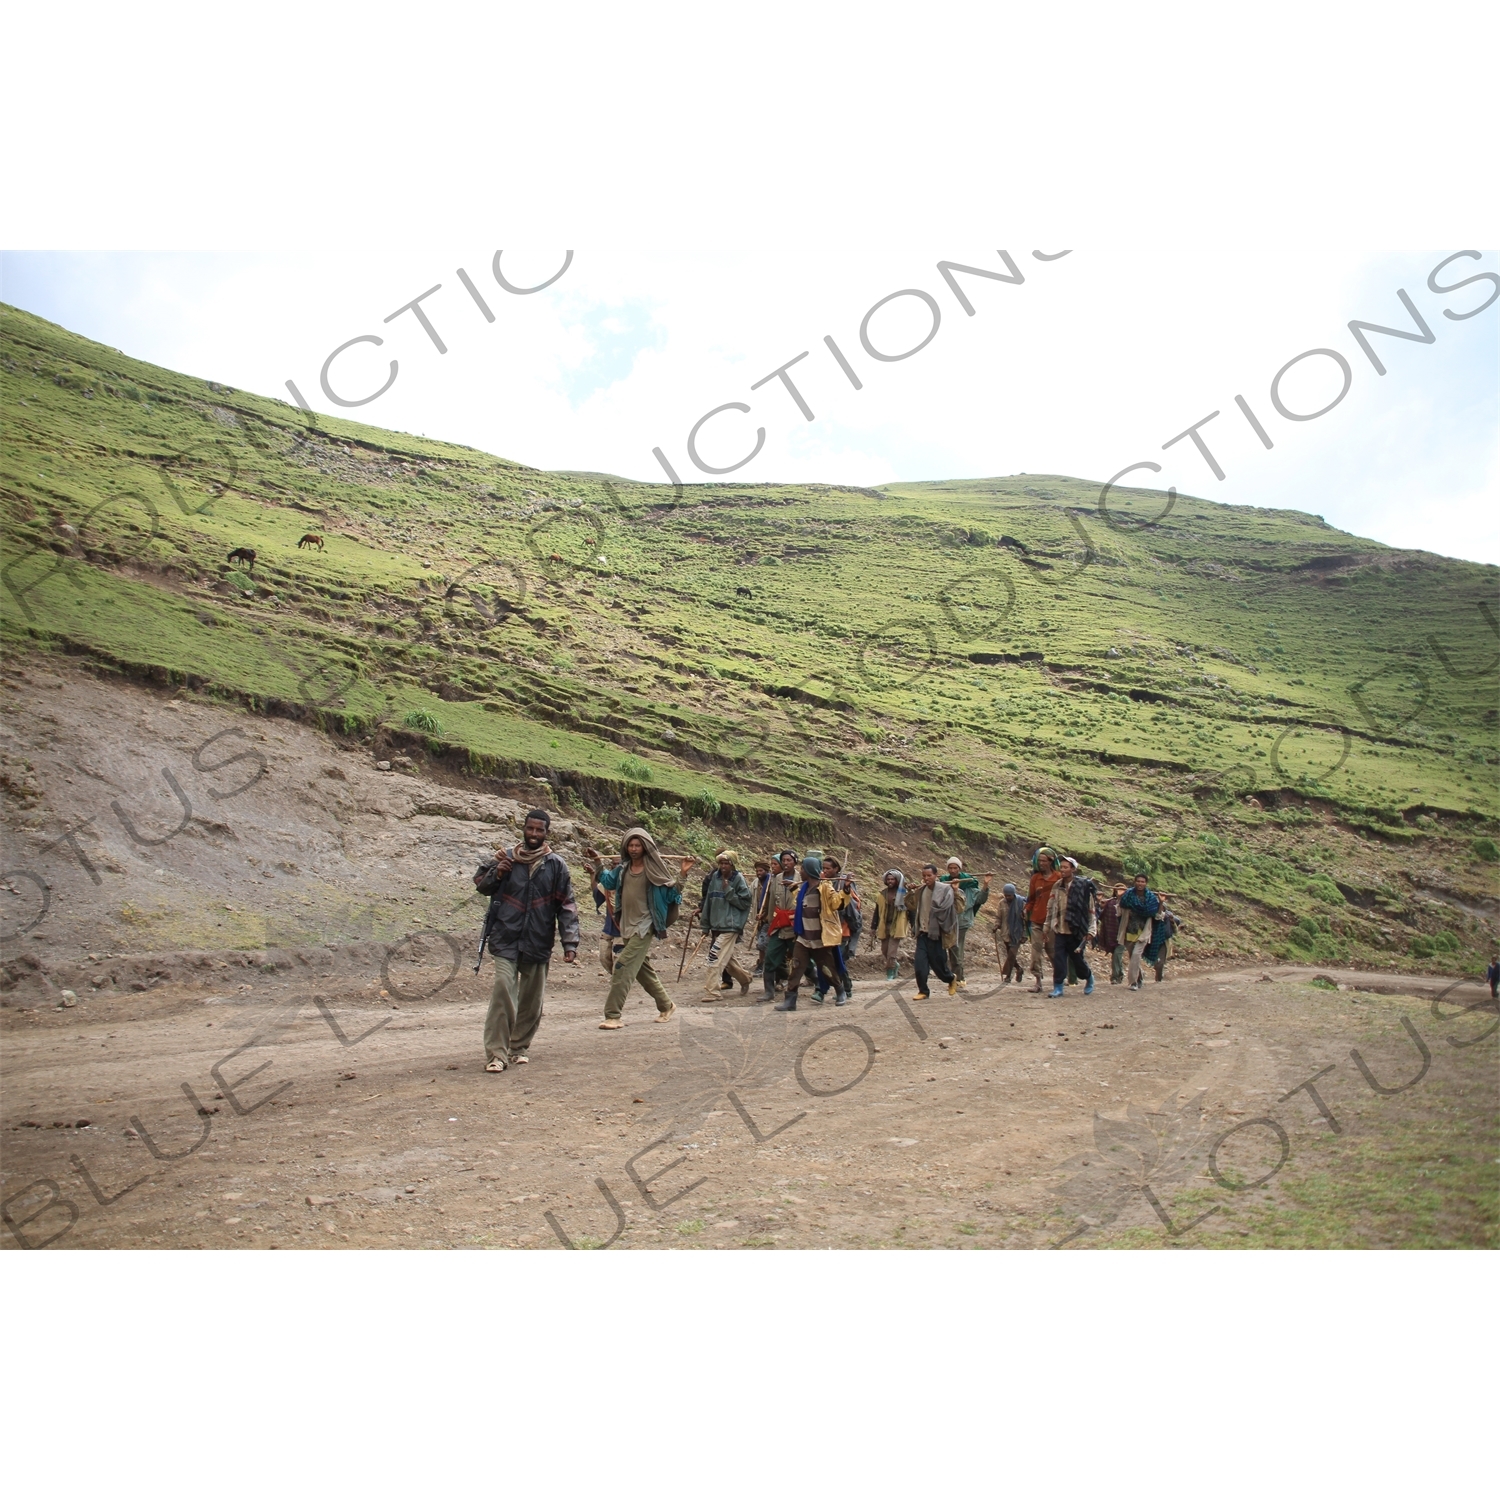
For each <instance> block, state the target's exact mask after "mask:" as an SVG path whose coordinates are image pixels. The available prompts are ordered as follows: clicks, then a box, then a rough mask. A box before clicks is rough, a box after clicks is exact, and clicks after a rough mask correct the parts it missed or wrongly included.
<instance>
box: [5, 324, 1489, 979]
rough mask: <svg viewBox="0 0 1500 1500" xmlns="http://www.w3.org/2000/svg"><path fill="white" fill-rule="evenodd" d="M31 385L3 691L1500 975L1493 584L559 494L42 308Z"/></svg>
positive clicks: (753, 495) (996, 484)
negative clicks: (313, 726) (277, 730)
mask: <svg viewBox="0 0 1500 1500" xmlns="http://www.w3.org/2000/svg"><path fill="white" fill-rule="evenodd" d="M0 371H3V390H4V406H3V411H4V441H3V454H0V466H3V472H0V489H3V494H4V512H5V519H4V548H5V558H4V567H3V574H0V581H3V584H4V587H3V588H0V609H3V617H0V628H3V631H4V639H5V643H6V647H7V649H8V650H9V651H15V650H17V649H20V648H22V647H23V646H24V647H26V648H27V649H48V650H66V651H68V652H71V653H74V654H80V655H86V656H88V657H89V658H91V659H93V660H94V661H95V662H97V663H99V664H101V665H102V666H112V667H114V668H116V669H119V670H126V671H130V672H132V673H137V674H142V673H145V674H150V675H152V676H155V677H157V678H158V679H160V680H164V681H173V682H177V683H181V684H185V685H187V686H188V687H189V688H190V689H191V690H194V691H199V692H203V693H208V694H214V695H218V696H223V697H235V698H238V699H239V700H240V701H242V702H244V703H245V704H246V705H247V706H250V707H252V708H256V709H259V710H263V711H272V712H282V713H295V714H298V715H300V716H303V717H308V716H311V717H313V718H315V719H317V720H318V721H319V722H320V723H322V724H323V725H324V727H325V728H327V729H329V730H330V731H332V732H335V733H339V734H343V735H353V736H360V737H363V738H369V739H372V740H373V741H374V742H375V743H377V744H405V745H406V746H407V747H408V748H411V749H413V750H414V751H415V752H416V753H419V754H422V755H425V756H427V757H429V758H431V759H432V760H434V761H436V762H437V764H438V766H439V767H445V768H447V769H448V770H449V771H451V772H454V773H457V772H459V771H463V772H464V773H466V774H472V775H478V776H485V777H498V778H501V779H506V778H509V779H516V778H520V777H524V776H526V775H545V776H547V777H548V778H549V779H550V780H552V781H553V783H554V785H555V786H556V787H557V789H558V795H559V796H560V797H561V798H562V799H563V800H564V803H566V802H567V800H568V799H577V800H579V801H581V802H586V803H588V804H589V805H590V806H591V807H593V808H594V809H596V810H598V811H611V810H623V809H624V808H625V807H626V806H628V805H630V804H634V805H637V806H639V807H644V808H654V811H651V812H650V813H649V814H648V815H649V816H651V817H652V819H653V821H654V823H655V826H657V827H658V828H661V829H662V830H663V831H672V832H678V833H679V834H680V836H682V837H687V838H688V839H689V841H690V842H694V841H696V843H697V844H698V845H700V846H702V847H704V848H707V847H709V846H711V843H712V840H713V837H714V830H712V829H711V827H710V825H711V824H714V823H717V824H719V825H721V828H720V830H719V831H720V832H722V825H724V824H726V823H729V824H735V823H738V824H740V825H743V824H745V823H746V822H751V823H754V824H756V825H758V826H760V827H761V828H763V829H765V830H766V835H765V836H766V838H767V839H769V838H770V836H771V834H772V832H773V831H774V832H779V831H781V830H783V829H785V830H787V831H788V832H790V831H792V830H794V829H795V830H797V831H800V832H803V833H809V834H816V835H818V836H820V837H824V838H830V839H835V840H840V841H842V842H846V843H848V844H850V845H851V846H853V847H856V848H859V849H876V850H878V849H894V848H897V847H898V846H899V844H900V842H901V841H902V840H907V841H908V843H909V845H910V849H911V857H912V858H915V857H916V855H917V853H918V851H919V850H925V849H927V848H929V847H930V846H931V843H932V841H933V839H934V838H938V839H940V840H943V841H947V840H953V841H955V842H957V843H961V844H964V845H966V846H967V847H969V848H970V849H973V850H975V851H979V850H981V849H984V848H988V847H992V846H995V845H1000V846H1004V847H1007V848H1010V849H1012V850H1015V849H1018V848H1020V847H1021V846H1022V845H1023V844H1030V843H1033V842H1035V841H1036V840H1037V839H1038V838H1044V839H1047V840H1048V841H1051V842H1054V843H1057V844H1060V845H1062V846H1065V847H1066V848H1068V849H1069V850H1071V851H1073V852H1075V853H1077V854H1078V855H1079V857H1080V858H1082V859H1084V860H1085V862H1086V863H1087V864H1089V865H1091V866H1092V867H1094V868H1096V869H1098V870H1104V871H1108V872H1110V873H1114V871H1116V870H1117V869H1119V868H1120V867H1121V865H1125V864H1128V865H1134V864H1138V863H1146V864H1149V865H1150V866H1151V867H1152V868H1153V871H1154V872H1155V875H1156V878H1157V879H1158V881H1159V882H1160V883H1162V884H1164V885H1166V886H1167V887H1168V888H1169V889H1172V890H1173V891H1182V892H1184V893H1185V894H1189V895H1190V896H1191V897H1192V899H1193V900H1196V901H1197V902H1198V903H1199V909H1200V910H1201V911H1202V913H1203V914H1204V916H1205V918H1206V919H1207V918H1210V917H1211V918H1212V921H1211V922H1210V925H1211V926H1212V925H1213V924H1214V923H1217V924H1218V925H1217V927H1216V928H1215V930H1222V931H1224V932H1226V933H1238V934H1239V939H1238V940H1239V941H1240V942H1241V943H1242V945H1244V946H1250V947H1254V946H1256V945H1257V944H1260V945H1262V946H1266V945H1274V944H1280V945H1282V946H1281V951H1284V952H1286V953H1288V954H1289V955H1291V956H1296V955H1297V954H1303V955H1306V956H1309V957H1313V958H1319V959H1325V960H1328V961H1333V960H1336V959H1338V958H1342V957H1347V956H1350V955H1358V954H1360V953H1364V954H1366V956H1369V955H1371V954H1379V955H1381V956H1382V957H1383V959H1384V960H1385V961H1389V960H1390V959H1391V957H1393V956H1394V955H1397V954H1401V955H1407V956H1409V957H1417V958H1423V959H1424V960H1425V961H1427V962H1428V963H1429V964H1430V963H1431V962H1432V961H1433V960H1431V959H1428V958H1427V955H1428V954H1430V953H1432V952H1433V951H1434V947H1436V952H1437V961H1439V962H1444V961H1446V962H1451V963H1455V964H1456V963H1459V962H1462V963H1463V964H1464V965H1466V966H1469V967H1472V963H1473V958H1474V954H1475V953H1476V952H1477V951H1478V948H1479V947H1480V946H1481V945H1482V944H1483V943H1484V942H1486V941H1488V940H1489V939H1488V935H1487V929H1486V928H1485V927H1484V926H1483V925H1482V923H1480V922H1479V921H1476V914H1479V913H1483V912H1488V911H1491V910H1492V907H1493V897H1494V890H1493V884H1494V882H1493V871H1494V868H1495V867H1494V865H1493V864H1492V863H1490V860H1491V858H1492V857H1493V853H1494V847H1495V846H1494V843H1493V838H1494V835H1495V833H1496V823H1495V818H1496V813H1497V795H1496V770H1495V768H1496V765H1497V759H1500V757H1497V754H1496V740H1497V735H1496V731H1497V685H1500V598H1497V588H1496V583H1497V578H1496V571H1497V570H1495V569H1493V568H1486V567H1480V566H1477V565H1473V564H1469V563H1463V562H1456V561H1452V560H1450V559H1446V558H1441V557H1437V556H1434V555H1432V554H1429V553H1422V552H1409V551H1396V550H1393V549H1390V548H1387V547H1383V546H1380V545H1378V544H1376V543H1373V542H1368V541H1364V540H1362V539H1360V538H1357V537H1354V536H1350V535H1348V534H1347V533H1344V532H1340V531H1336V530H1334V529H1333V528H1331V527H1329V526H1327V525H1325V524H1324V523H1323V522H1322V521H1321V520H1320V519H1319V518H1317V517H1315V516H1309V515H1303V514H1300V513H1296V512H1289V511H1271V510H1257V509H1249V508H1237V507H1228V506H1222V505H1216V504H1213V503H1211V502H1208V501H1204V500H1200V499H1196V498H1192V497H1176V498H1175V499H1173V500H1171V501H1170V502H1169V497H1167V496H1164V495H1161V494H1158V493H1155V492H1149V491H1140V490H1123V491H1117V492H1115V493H1114V494H1113V495H1112V496H1111V498H1110V503H1109V509H1108V513H1107V514H1101V508H1100V504H1099V493H1098V486H1097V484H1091V483H1089V482H1086V481H1082V480H1074V479H1068V478H1063V477H1058V476H1052V475H1019V476H1013V477H1010V478H1004V479H981V480H969V481H947V482H943V483H933V484H904V485H892V486H888V487H886V488H885V489H882V490H865V489H855V488H838V487H830V486H822V485H689V486H686V487H682V488H680V489H674V488H673V487H672V486H669V485H642V484H635V483H632V482H629V481H622V480H611V479H608V478H606V477H604V476H599V475H590V474H573V473H545V472H542V471H539V470H536V469H530V468H527V467H525V466H524V465H521V464H517V463H512V462H509V461H507V460H504V459H499V458H494V457H492V456H490V455H488V454H483V453H479V452H476V451H474V450H471V449H467V448H461V447H456V446H453V445H450V444H445V443H438V442H432V441H428V440H426V439H423V438H416V437H412V436H409V435H406V434H399V433H391V432H385V431H382V430H380V429H377V428H372V427H366V426H362V425H360V424H358V423H354V422H345V421H342V420H339V419H336V418H330V417H323V416H310V415H309V414H307V413H305V412H302V411H300V410H298V409H296V408H295V407H292V406H288V405H285V404H282V403H279V402H276V401H271V400H266V399H263V398H261V397H257V396H251V395H247V394H245V393H243V392H238V391H232V390H229V389H227V388H225V387H223V386H219V385H216V384H215V383H213V382H207V381H202V380H197V379H193V378H189V377H186V376H180V375H176V374H173V373H171V372H169V371H166V370H161V369H157V368H155V367H154V366H150V365H146V364H142V363H140V362H138V361H135V360H132V359H129V358H127V357H126V356H124V355H122V354H120V353H118V352H116V351H114V350H111V349H107V348H105V347H103V346H101V345H98V344H94V343H91V342H90V341H88V340H85V339H82V338H78V337H76V336H74V335H72V334H70V333H68V332H66V331H65V330H63V329H61V328H58V327H56V326H54V325H52V324H49V323H46V322H44V321H42V320H40V319H38V318H35V317H33V316H31V315H29V314H26V313H24V312H20V311H17V310H15V309H12V308H8V307H7V308H4V309H3V326H0ZM309 531H311V532H315V533H319V534H321V535H322V536H323V537H324V539H325V543H326V545H325V549H324V550H322V551H318V550H316V549H302V550H299V548H298V546H297V542H298V539H299V537H300V536H302V534H303V533H304V532H309ZM238 547H250V548H253V549H254V550H255V551H256V553H257V561H256V564H255V567H254V570H253V575H252V574H251V573H250V572H249V571H247V570H243V569H241V568H239V567H232V566H231V565H230V564H229V563H228V562H227V561H226V557H227V554H228V553H229V552H230V551H231V550H232V549H235V548H238ZM1251 797H1254V798H1255V801H1253V802H1252V801H1250V800H1248V799H1249V798H1251ZM1257 804H1258V805H1257ZM933 829H939V830H941V833H939V834H934V833H933V832H932V830H933ZM1423 872H1426V874H1424V873H1423ZM1423 880H1426V882H1427V884H1428V885H1431V886H1436V887H1437V888H1438V890H1439V892H1440V893H1441V892H1442V891H1445V890H1446V891H1449V892H1450V893H1456V897H1455V903H1450V905H1451V910H1446V911H1443V910H1440V911H1436V912H1435V913H1434V912H1427V911H1426V909H1425V908H1423V909H1421V910H1419V909H1418V905H1417V903H1416V901H1415V896H1414V893H1415V892H1416V891H1417V890H1418V889H1419V888H1420V887H1421V882H1422V881H1423ZM1464 893H1468V896H1467V897H1466V898H1464V899H1458V898H1461V897H1464ZM1476 903H1477V904H1476ZM1189 904H1190V905H1191V902H1189ZM1470 907H1473V910H1472V911H1470V913H1469V915H1468V916H1465V915H1464V912H1465V911H1466V910H1468V909H1469V908H1470ZM1296 919H1303V920H1304V922H1305V925H1304V926H1303V927H1302V928H1301V929H1295V930H1293V929H1292V928H1291V924H1292V922H1293V921H1294V920H1296ZM1289 932H1290V937H1289V936H1288V933H1289ZM1288 943H1290V945H1291V946H1289V947H1288V946H1286V945H1287V944H1288ZM1445 954H1446V955H1447V958H1446V959H1445V958H1444V955H1445Z"/></svg>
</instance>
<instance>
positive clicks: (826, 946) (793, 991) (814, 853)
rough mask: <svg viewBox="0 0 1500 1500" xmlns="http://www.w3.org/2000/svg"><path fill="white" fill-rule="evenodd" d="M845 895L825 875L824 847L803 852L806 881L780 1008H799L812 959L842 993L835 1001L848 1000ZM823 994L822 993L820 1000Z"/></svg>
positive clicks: (795, 909)
mask: <svg viewBox="0 0 1500 1500" xmlns="http://www.w3.org/2000/svg"><path fill="white" fill-rule="evenodd" d="M844 901H845V897H844V895H843V893H842V892H841V891H836V890H834V888H833V882H832V881H831V880H824V879H823V855H822V853H821V851H820V850H817V849H809V850H808V852H807V853H806V854H804V855H803V856H802V883H801V884H800V885H799V886H798V887H797V896H796V901H795V904H794V906H793V909H792V932H793V934H794V940H793V943H792V968H791V972H790V973H789V974H788V975H787V980H786V998H785V999H784V1000H783V1001H782V1002H781V1004H780V1005H778V1006H777V1007H776V1009H777V1010H796V1008H797V987H798V986H799V985H800V984H801V983H802V976H803V975H804V974H805V973H806V972H807V966H808V964H809V963H811V964H812V965H813V967H814V968H815V969H816V970H817V972H818V973H819V974H821V975H822V976H823V978H824V979H825V980H826V981H827V984H828V985H829V986H832V988H833V989H834V991H835V992H836V993H837V995H838V999H837V1000H835V1001H834V1004H835V1005H845V1004H847V1003H848V1000H847V997H846V996H845V994H844V985H843V981H842V980H841V979H840V978H839V961H838V953H839V944H840V943H841V942H843V940H844V928H843V923H842V922H841V921H840V920H839V908H840V907H841V906H843V904H844ZM822 998H823V997H822V996H821V995H819V996H818V1000H819V1003H821V1002H822Z"/></svg>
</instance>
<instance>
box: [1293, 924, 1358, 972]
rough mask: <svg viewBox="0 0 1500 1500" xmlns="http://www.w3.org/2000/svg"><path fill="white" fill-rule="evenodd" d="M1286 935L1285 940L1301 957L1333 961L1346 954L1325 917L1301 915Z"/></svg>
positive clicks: (1345, 949)
mask: <svg viewBox="0 0 1500 1500" xmlns="http://www.w3.org/2000/svg"><path fill="white" fill-rule="evenodd" d="M1286 936H1287V942H1288V943H1290V944H1291V946H1292V948H1293V949H1294V950H1295V951H1296V952H1297V954H1298V955H1300V956H1301V957H1303V958H1318V959H1322V960H1324V961H1325V962H1333V961H1336V960H1341V959H1344V958H1346V957H1347V956H1348V949H1347V948H1346V947H1345V945H1344V944H1343V943H1342V942H1340V941H1339V938H1338V936H1337V935H1336V934H1335V933H1334V931H1333V929H1332V928H1331V926H1330V925H1329V921H1328V918H1327V917H1302V918H1300V919H1299V920H1298V921H1297V922H1296V923H1295V924H1294V925H1293V927H1292V930H1291V931H1290V932H1288V933H1287V935H1286Z"/></svg>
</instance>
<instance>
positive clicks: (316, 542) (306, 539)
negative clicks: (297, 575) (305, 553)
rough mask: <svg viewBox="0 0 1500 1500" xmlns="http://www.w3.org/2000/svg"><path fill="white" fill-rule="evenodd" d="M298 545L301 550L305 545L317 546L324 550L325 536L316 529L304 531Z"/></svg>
mask: <svg viewBox="0 0 1500 1500" xmlns="http://www.w3.org/2000/svg"><path fill="white" fill-rule="evenodd" d="M297 547H298V550H299V551H300V550H301V549H302V548H303V547H316V548H317V549H318V551H319V552H321V551H322V550H323V538H322V537H320V536H319V535H318V534H317V532H315V531H304V532H303V533H302V540H301V541H300V542H298V543H297Z"/></svg>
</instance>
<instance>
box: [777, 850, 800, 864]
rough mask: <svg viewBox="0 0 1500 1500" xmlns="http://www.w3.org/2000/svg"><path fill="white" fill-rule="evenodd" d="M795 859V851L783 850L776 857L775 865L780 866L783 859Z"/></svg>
mask: <svg viewBox="0 0 1500 1500" xmlns="http://www.w3.org/2000/svg"><path fill="white" fill-rule="evenodd" d="M796 857H797V851H796V850H795V849H783V850H782V851H781V852H780V853H779V854H778V855H777V856H776V863H777V864H780V863H781V861H782V860H784V859H796Z"/></svg>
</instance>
